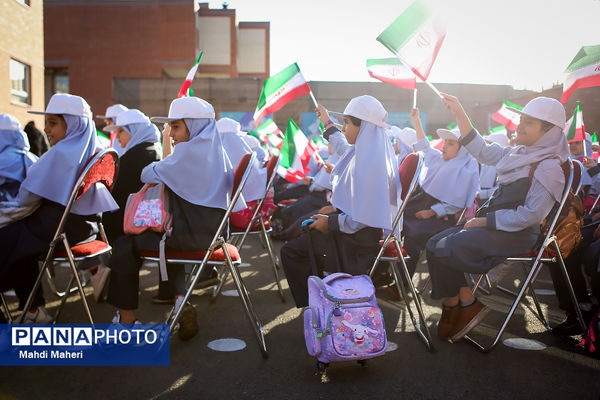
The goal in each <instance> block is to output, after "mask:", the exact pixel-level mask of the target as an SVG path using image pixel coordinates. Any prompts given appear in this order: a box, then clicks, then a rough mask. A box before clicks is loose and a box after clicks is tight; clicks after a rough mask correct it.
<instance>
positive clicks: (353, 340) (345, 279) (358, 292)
mask: <svg viewBox="0 0 600 400" xmlns="http://www.w3.org/2000/svg"><path fill="white" fill-rule="evenodd" d="M308 304H309V305H308V307H305V308H304V339H305V341H306V348H307V350H308V354H310V355H311V356H315V357H317V360H318V369H319V372H321V373H323V372H324V370H325V368H326V367H327V364H328V363H329V362H331V361H350V360H356V361H359V362H361V361H363V360H366V359H369V358H373V357H377V356H380V355H383V354H384V353H385V349H386V345H387V338H386V334H385V324H384V322H383V315H382V314H381V310H380V309H379V306H378V305H377V300H376V299H375V287H374V286H373V283H372V282H371V279H369V277H368V276H366V275H359V276H352V275H349V274H344V273H335V274H331V275H329V276H327V277H326V278H324V279H320V278H318V277H316V276H311V277H309V278H308Z"/></svg>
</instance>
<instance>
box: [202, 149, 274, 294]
mask: <svg viewBox="0 0 600 400" xmlns="http://www.w3.org/2000/svg"><path fill="white" fill-rule="evenodd" d="M273 157H277V163H276V164H275V167H274V168H273V172H272V173H271V176H270V177H269V180H268V182H267V186H266V190H265V195H264V196H263V197H262V198H261V199H260V201H259V202H258V204H257V205H256V209H255V210H254V214H253V215H252V218H251V219H250V223H249V224H248V226H247V227H246V230H245V231H244V232H231V238H230V243H231V244H233V245H234V246H236V247H237V248H238V249H239V250H240V251H241V250H242V247H243V246H244V242H245V241H246V237H247V236H248V235H259V237H260V238H261V240H262V242H263V245H264V246H265V248H266V250H267V253H268V254H269V258H270V261H271V266H272V269H273V278H274V279H275V283H276V284H277V290H278V292H279V297H280V298H281V302H282V303H285V296H284V294H283V288H282V287H281V282H280V278H279V272H278V270H279V265H278V263H277V258H276V257H275V254H274V253H273V243H272V242H271V237H270V236H269V233H271V232H272V229H271V227H269V229H267V228H266V225H265V220H264V219H263V217H262V215H261V214H260V210H261V208H262V206H263V204H264V202H265V201H266V199H267V196H268V195H269V191H270V190H271V188H272V187H273V183H274V182H275V176H276V175H277V167H278V166H279V162H280V161H281V157H280V156H273ZM255 222H258V223H259V224H260V226H259V229H252V227H253V226H254V223H255ZM226 279H227V271H225V274H224V276H223V277H222V279H221V280H220V282H219V284H218V286H217V288H216V289H215V291H214V292H213V300H214V299H215V298H216V297H217V296H218V295H219V293H221V290H222V288H223V285H224V284H225V281H226Z"/></svg>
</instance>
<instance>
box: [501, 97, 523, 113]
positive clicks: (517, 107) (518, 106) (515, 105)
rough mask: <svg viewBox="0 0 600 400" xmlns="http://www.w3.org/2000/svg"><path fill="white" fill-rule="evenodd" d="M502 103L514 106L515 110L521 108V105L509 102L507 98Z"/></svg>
mask: <svg viewBox="0 0 600 400" xmlns="http://www.w3.org/2000/svg"><path fill="white" fill-rule="evenodd" d="M504 104H506V105H507V106H508V107H512V108H515V109H517V110H519V111H521V110H523V107H521V106H520V105H518V104H515V103H511V102H510V101H508V100H504Z"/></svg>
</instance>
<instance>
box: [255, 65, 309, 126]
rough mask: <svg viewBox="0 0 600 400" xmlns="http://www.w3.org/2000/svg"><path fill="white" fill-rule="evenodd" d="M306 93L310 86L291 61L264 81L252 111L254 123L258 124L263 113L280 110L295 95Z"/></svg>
mask: <svg viewBox="0 0 600 400" xmlns="http://www.w3.org/2000/svg"><path fill="white" fill-rule="evenodd" d="M308 93H310V87H309V86H308V83H307V82H306V79H304V76H302V72H300V68H299V67H298V64H297V63H293V64H292V65H290V66H289V67H287V68H285V69H284V70H283V71H281V72H279V73H277V74H276V75H273V76H272V77H270V78H268V79H267V80H266V81H265V84H264V86H263V89H262V92H261V93H260V97H259V98H258V104H257V105H256V111H255V112H254V123H255V124H256V126H258V124H259V123H260V120H261V119H262V118H263V117H264V116H265V115H267V114H271V113H273V112H275V111H278V110H280V109H281V107H283V106H284V105H286V104H287V103H289V102H290V101H292V100H293V99H295V98H296V97H300V96H302V95H305V94H308Z"/></svg>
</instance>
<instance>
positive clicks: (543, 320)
mask: <svg viewBox="0 0 600 400" xmlns="http://www.w3.org/2000/svg"><path fill="white" fill-rule="evenodd" d="M543 265H544V264H541V263H540V267H539V269H538V272H536V274H535V275H534V277H533V279H531V284H530V285H529V287H530V290H529V293H531V298H532V299H533V304H534V305H535V308H536V312H535V314H536V317H537V319H539V320H540V322H541V323H542V325H544V327H545V328H546V329H547V330H549V331H551V330H552V328H551V327H550V324H548V321H547V320H546V317H545V316H544V311H542V306H541V305H540V302H539V301H538V297H537V294H536V293H535V290H534V289H533V282H535V280H536V279H537V276H538V275H539V271H541V269H542V266H543ZM521 266H522V267H523V272H524V273H525V275H527V268H525V264H521ZM526 295H527V292H526Z"/></svg>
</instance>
